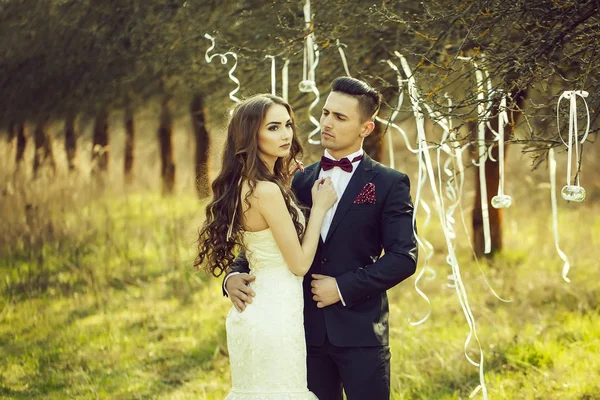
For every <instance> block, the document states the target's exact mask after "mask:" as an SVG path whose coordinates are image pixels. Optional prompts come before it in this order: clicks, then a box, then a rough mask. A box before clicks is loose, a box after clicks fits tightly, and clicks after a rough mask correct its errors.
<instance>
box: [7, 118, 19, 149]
mask: <svg viewBox="0 0 600 400" xmlns="http://www.w3.org/2000/svg"><path fill="white" fill-rule="evenodd" d="M16 138H17V124H15V123H14V122H13V121H11V122H9V123H8V143H9V144H10V145H12V142H13V140H15V139H16Z"/></svg>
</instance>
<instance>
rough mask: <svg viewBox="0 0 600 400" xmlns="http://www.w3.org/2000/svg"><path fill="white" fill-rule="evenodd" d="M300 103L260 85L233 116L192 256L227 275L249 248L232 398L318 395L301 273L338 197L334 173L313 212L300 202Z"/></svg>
mask: <svg viewBox="0 0 600 400" xmlns="http://www.w3.org/2000/svg"><path fill="white" fill-rule="evenodd" d="M301 151H302V149H301V147H300V143H299V142H298V138H297V134H296V126H295V123H294V116H293V112H292V109H291V107H290V105H289V104H287V103H286V102H285V101H284V100H283V99H281V98H279V97H276V96H272V95H268V94H261V95H257V96H254V97H251V98H249V99H247V100H245V101H243V102H241V103H239V104H238V105H237V106H236V107H235V109H234V111H233V115H232V117H231V120H230V122H229V126H228V130H227V141H226V143H225V150H224V154H223V163H222V167H221V172H220V174H219V176H218V177H217V178H216V179H215V181H214V182H213V184H212V189H213V199H212V201H211V202H210V203H209V204H208V206H207V207H206V221H205V222H204V225H203V226H202V228H201V229H200V234H199V240H198V256H197V257H196V260H195V262H194V265H195V266H196V267H199V268H204V269H205V270H206V271H208V272H210V273H211V274H213V275H214V276H217V277H218V276H220V275H221V274H222V273H223V272H224V271H226V270H227V267H228V266H229V265H230V264H231V263H232V262H233V260H234V258H235V251H237V250H239V249H242V248H243V249H244V250H245V251H246V256H247V258H248V261H249V263H250V270H251V274H252V275H254V276H255V278H256V279H255V280H254V281H253V282H252V283H250V285H251V287H252V289H253V290H254V291H255V293H256V297H255V298H254V299H253V300H252V303H251V304H248V306H247V308H246V309H245V310H244V311H243V312H241V311H242V310H239V309H237V308H235V307H232V309H231V310H230V312H229V314H228V315H227V319H226V329H227V346H228V349H229V358H230V366H231V379H232V388H231V392H230V393H229V395H228V396H227V398H226V399H227V400H259V399H260V400H275V399H277V400H282V399H287V400H296V399H297V400H315V399H316V396H315V395H314V394H312V393H311V392H309V391H308V389H307V382H306V344H305V338H304V324H303V304H304V303H303V298H302V279H303V276H304V275H305V274H306V273H307V272H308V269H309V268H310V266H311V263H312V260H313V258H314V256H315V252H316V250H317V245H318V240H319V235H320V229H321V225H322V223H323V219H324V217H325V213H326V212H327V210H328V209H329V208H331V206H333V204H334V203H335V201H336V199H337V196H336V193H335V189H334V187H333V184H332V183H331V181H330V180H329V178H327V179H325V180H317V181H316V182H315V185H314V186H313V188H312V198H313V202H312V204H313V205H312V208H311V210H310V219H309V221H308V223H307V224H306V223H305V220H304V216H303V214H302V212H301V211H300V209H299V208H298V206H297V205H296V203H295V197H294V194H293V193H292V191H291V189H290V179H291V173H290V171H291V169H292V168H293V167H294V165H295V164H293V163H295V162H296V161H295V160H296V156H297V155H299V154H301Z"/></svg>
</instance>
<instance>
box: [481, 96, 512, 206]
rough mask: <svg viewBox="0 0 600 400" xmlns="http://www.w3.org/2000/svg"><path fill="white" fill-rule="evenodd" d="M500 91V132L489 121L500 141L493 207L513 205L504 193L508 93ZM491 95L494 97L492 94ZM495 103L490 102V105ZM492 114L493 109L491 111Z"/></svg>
mask: <svg viewBox="0 0 600 400" xmlns="http://www.w3.org/2000/svg"><path fill="white" fill-rule="evenodd" d="M498 93H499V94H500V95H501V96H502V97H501V98H500V106H499V107H498V132H496V131H495V130H494V128H493V127H492V124H490V122H489V121H488V122H487V126H488V129H489V130H490V131H491V132H492V133H493V135H494V141H495V142H498V175H499V177H500V179H499V181H498V193H497V195H496V196H494V197H493V198H492V207H494V208H508V207H510V206H511V203H512V199H511V197H510V196H507V195H505V194H504V193H505V192H504V177H505V175H504V127H505V126H506V125H508V122H509V121H508V113H507V112H506V95H505V94H503V93H502V91H498ZM490 97H494V96H491V95H490ZM491 104H493V103H492V102H490V105H491ZM489 113H490V114H491V110H490V111H489ZM493 147H494V145H493V143H492V145H490V147H489V157H490V159H493V157H492V149H493Z"/></svg>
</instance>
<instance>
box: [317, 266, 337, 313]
mask: <svg viewBox="0 0 600 400" xmlns="http://www.w3.org/2000/svg"><path fill="white" fill-rule="evenodd" d="M312 278H313V280H312V281H311V282H310V286H311V287H312V289H311V291H312V293H313V300H314V301H316V302H317V307H319V308H323V307H327V306H330V305H332V304H335V303H337V302H338V301H340V294H339V292H338V288H337V283H336V282H335V278H333V277H331V276H327V275H319V274H312Z"/></svg>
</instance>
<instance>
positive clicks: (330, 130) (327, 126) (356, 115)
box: [320, 92, 372, 159]
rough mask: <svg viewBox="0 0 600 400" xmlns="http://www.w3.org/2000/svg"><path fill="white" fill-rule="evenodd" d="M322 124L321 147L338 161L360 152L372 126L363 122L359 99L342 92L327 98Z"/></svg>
mask: <svg viewBox="0 0 600 400" xmlns="http://www.w3.org/2000/svg"><path fill="white" fill-rule="evenodd" d="M320 123H321V145H322V146H323V147H325V148H326V149H327V150H329V153H330V154H331V155H332V156H333V157H335V158H337V159H339V158H342V157H345V156H347V155H348V154H351V153H354V152H356V151H358V150H359V149H360V148H361V146H362V142H363V139H364V138H365V137H366V136H368V134H369V133H370V130H369V127H370V125H369V123H371V124H372V122H371V121H361V114H360V107H359V102H358V99H357V98H356V97H353V96H350V95H347V94H344V93H340V92H331V93H330V94H329V96H328V97H327V100H326V101H325V105H324V106H323V112H322V114H321V121H320Z"/></svg>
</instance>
